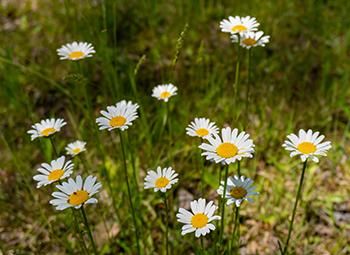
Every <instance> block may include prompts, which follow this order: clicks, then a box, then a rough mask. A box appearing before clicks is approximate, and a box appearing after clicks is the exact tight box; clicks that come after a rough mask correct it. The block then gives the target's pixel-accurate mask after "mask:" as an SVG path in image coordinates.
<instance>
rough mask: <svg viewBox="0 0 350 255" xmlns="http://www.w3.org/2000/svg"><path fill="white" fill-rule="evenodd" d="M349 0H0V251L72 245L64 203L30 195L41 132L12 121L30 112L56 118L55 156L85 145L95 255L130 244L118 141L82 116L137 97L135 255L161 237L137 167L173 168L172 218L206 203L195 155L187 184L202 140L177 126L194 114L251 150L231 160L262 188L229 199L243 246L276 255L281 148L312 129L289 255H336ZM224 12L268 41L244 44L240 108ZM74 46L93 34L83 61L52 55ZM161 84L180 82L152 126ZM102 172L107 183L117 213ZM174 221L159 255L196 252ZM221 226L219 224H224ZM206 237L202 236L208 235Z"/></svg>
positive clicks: (344, 246)
mask: <svg viewBox="0 0 350 255" xmlns="http://www.w3.org/2000/svg"><path fill="white" fill-rule="evenodd" d="M349 8H350V2H349V1H346V0H338V1H326V0H323V1H321V0H317V1H316V0H314V1H311V0H305V1H258V0H250V1H204V0H191V1H188V0H178V1H176V0H170V1H155V0H149V1H145V0H128V1H124V0H118V1H113V0H105V1H103V0H94V1H87V0H86V1H84V0H79V1H72V0H64V1H58V0H55V1H45V0H32V1H28V0H10V1H9V0H5V1H2V3H1V4H0V12H1V14H2V15H1V17H0V29H1V34H2V36H1V37H0V84H1V90H0V118H1V121H0V125H1V126H0V127H1V133H0V134H1V137H0V138H1V140H0V146H1V147H0V148H1V152H0V159H1V160H0V174H1V178H0V182H1V186H0V189H1V192H0V209H1V210H0V228H1V231H0V240H1V246H0V247H1V249H2V251H3V253H4V254H11V252H12V254H79V245H78V243H77V241H76V238H75V237H74V234H73V233H74V230H73V227H72V225H73V223H72V219H71V216H70V214H69V212H57V211H55V210H54V208H52V207H51V206H50V205H49V204H48V201H49V199H50V193H51V191H52V188H43V189H40V190H37V189H36V188H35V183H34V181H33V180H32V176H33V175H34V173H35V169H36V168H37V166H38V165H39V164H40V163H42V162H46V161H49V160H50V159H51V157H52V148H51V147H50V144H49V143H48V142H46V141H45V140H41V141H35V142H30V138H29V136H28V135H27V134H26V131H27V130H28V129H29V128H30V126H31V125H32V124H33V123H35V122H38V121H40V120H41V119H44V118H48V117H56V118H59V117H60V118H64V119H65V120H66V121H67V122H68V125H67V126H66V127H64V128H63V130H62V132H60V133H59V134H58V135H56V136H55V142H56V144H57V146H58V148H59V150H60V151H61V153H64V147H65V145H66V144H67V143H68V142H71V141H73V140H75V139H78V138H79V139H83V140H86V141H87V143H88V145H87V149H88V151H87V152H86V153H85V154H84V155H82V156H81V157H80V159H74V161H75V163H76V164H77V169H76V171H75V174H77V173H81V174H82V175H84V176H86V175H87V174H88V173H92V174H95V175H97V176H98V177H99V179H100V180H101V181H102V183H103V186H104V187H105V188H104V190H103V192H101V194H100V195H99V204H98V205H94V206H89V207H87V213H88V215H89V217H90V219H91V223H92V226H93V228H94V233H95V236H96V239H97V242H98V246H99V249H100V250H101V253H102V254H119V253H122V254H123V253H125V254H135V247H134V246H135V242H134V240H133V235H132V225H131V223H132V221H131V214H130V210H129V208H128V201H127V199H126V188H125V185H124V180H123V178H122V177H121V176H122V170H121V167H122V161H121V151H120V146H119V139H118V136H117V134H116V133H113V132H112V133H108V132H99V131H97V129H96V125H95V123H94V121H95V118H96V117H97V116H98V115H99V111H100V110H102V109H104V108H105V107H106V106H107V105H111V104H114V103H116V102H117V101H119V100H121V99H128V100H133V101H135V102H138V103H139V104H140V105H141V111H140V113H141V117H140V119H138V120H137V121H135V123H134V125H133V126H132V127H131V128H130V129H128V131H127V138H128V139H127V140H128V145H129V146H128V151H129V152H130V153H129V155H130V156H129V158H128V166H129V170H130V173H131V169H133V168H135V169H136V172H137V173H138V180H139V191H136V187H135V184H133V185H134V186H133V190H134V192H135V201H136V203H137V205H138V214H139V226H142V237H143V246H144V251H145V254H162V252H163V251H162V247H163V246H162V242H163V237H164V235H163V231H164V226H163V223H162V218H163V217H164V210H163V204H162V200H161V197H160V196H159V194H153V192H152V191H143V189H142V180H143V177H144V175H145V171H146V170H147V169H155V167H156V166H158V165H162V166H173V167H174V168H175V169H176V170H177V172H179V174H180V182H179V184H178V185H177V186H176V188H175V189H174V190H172V194H171V196H172V199H171V206H172V210H173V213H175V212H176V210H177V208H178V207H179V206H184V205H186V201H187V202H188V200H189V199H193V198H198V197H200V196H201V195H203V196H204V197H206V198H208V199H216V193H215V189H216V188H217V182H218V176H219V171H220V167H219V166H216V165H213V164H210V163H208V162H206V163H205V165H204V167H205V177H204V180H205V182H204V183H200V167H201V164H199V163H198V154H199V149H198V148H197V146H198V145H199V143H200V141H199V140H196V139H193V138H190V137H188V136H186V134H185V127H186V126H187V125H188V123H189V122H190V121H191V120H192V119H193V118H194V117H200V116H204V117H208V118H210V119H212V120H213V121H215V122H216V123H217V124H218V125H219V126H220V127H222V126H225V125H229V126H231V127H237V128H239V129H241V130H246V131H247V132H248V133H250V134H251V137H252V139H253V140H254V143H255V144H256V153H255V157H254V159H252V160H244V161H243V163H242V166H243V170H242V172H243V174H244V175H247V176H248V177H250V178H253V179H254V180H255V181H256V183H257V189H258V191H259V192H260V194H261V195H260V196H259V198H257V199H256V201H255V203H253V204H244V205H243V206H242V210H241V213H242V215H243V216H242V227H241V232H242V234H241V235H242V248H241V252H242V254H275V253H277V252H278V247H277V240H282V241H283V240H284V239H285V237H286V233H287V226H288V217H289V215H290V212H291V209H292V205H293V201H294V196H295V192H296V185H297V180H298V177H299V175H300V170H301V165H300V162H299V160H298V159H297V158H293V159H291V158H289V157H288V153H286V152H285V151H284V149H283V148H282V147H281V144H282V143H283V141H284V139H285V137H286V135H287V134H289V133H291V132H296V131H297V130H298V129H299V128H304V129H308V128H311V129H313V130H319V131H321V132H322V133H324V134H325V135H326V137H327V139H328V140H330V141H332V143H333V148H332V150H331V151H330V152H329V156H328V157H327V158H322V159H321V161H320V163H319V164H317V165H316V164H310V166H309V168H308V171H307V174H306V184H305V186H304V193H303V198H302V199H303V202H302V203H301V205H300V207H299V210H298V214H297V221H296V225H295V228H294V230H295V231H294V235H293V239H292V243H291V246H292V247H293V248H292V249H291V251H292V252H295V253H296V254H349V253H350V249H349V246H348V244H349V241H350V219H349V214H350V203H349V194H350V188H349V181H350V173H349V161H348V153H349V123H350V122H349V116H350V112H349V96H350V95H349V70H350V69H349V68H350V62H349V61H348V60H349V44H350V30H349V26H350V18H349V16H348V10H349ZM229 15H233V16H234V15H240V16H245V15H250V16H254V17H256V18H257V19H258V21H259V22H260V24H261V25H260V29H261V30H263V31H264V32H265V33H266V34H268V35H271V42H270V43H269V44H268V45H267V46H266V48H254V49H253V50H252V82H251V84H249V86H250V88H251V94H250V101H249V102H248V104H247V101H246V92H247V87H248V84H247V71H248V65H247V54H246V52H245V53H244V54H243V63H242V66H241V82H240V86H239V88H238V95H239V96H238V99H237V100H236V101H234V100H233V83H234V68H235V61H236V57H237V50H236V47H235V45H233V44H232V43H231V42H230V39H229V36H228V35H227V34H225V33H222V32H221V31H220V29H219V22H220V21H221V20H222V19H223V18H226V17H227V16H229ZM184 30H185V31H184ZM182 32H183V34H182V36H180V34H181V33H182ZM75 40H76V41H87V42H91V43H92V44H93V45H94V47H95V49H96V52H97V53H96V54H95V56H94V57H93V58H90V59H86V60H82V61H79V62H78V63H77V62H69V61H60V60H59V59H58V56H57V54H56V49H57V48H59V47H60V46H61V45H63V44H65V43H68V42H71V41H75ZM136 67H137V68H136ZM135 70H136V71H135ZM168 82H171V83H174V84H175V85H176V86H178V88H179V92H178V95H177V96H176V97H174V98H172V99H171V100H170V103H169V107H170V109H169V111H170V114H169V125H168V128H167V129H166V132H164V133H163V135H161V136H160V135H159V123H160V122H161V121H162V113H163V111H164V105H163V104H162V103H160V102H158V101H156V100H155V99H154V98H151V96H150V95H151V91H152V88H153V87H154V86H155V85H157V84H161V83H168ZM85 93H86V95H85ZM246 105H248V108H246ZM247 109H248V110H247ZM105 171H108V173H109V174H110V176H111V178H112V189H113V190H114V193H115V198H116V199H115V200H116V201H115V206H116V208H117V210H118V211H119V214H120V216H121V219H120V221H119V220H117V219H116V217H115V211H114V209H113V206H112V204H113V203H112V199H111V194H110V193H109V190H108V189H107V186H108V185H107V184H106V176H105ZM234 172H235V169H234V167H232V168H231V169H230V173H231V174H233V173H234ZM201 185H203V186H204V193H203V194H201V193H202V192H201V188H200V187H201ZM228 215H231V211H230V210H228ZM180 228H181V225H180V224H178V223H176V221H175V218H174V214H173V216H172V219H171V232H170V234H171V251H172V254H182V253H184V254H188V253H189V252H195V250H196V242H195V238H194V237H192V236H188V237H187V236H185V237H181V235H180ZM231 228H232V225H230V224H228V226H227V229H226V231H227V233H229V231H230V230H231ZM106 230H107V231H106ZM107 232H108V234H107ZM213 236H214V235H213ZM213 240H214V239H213V237H212V236H210V237H208V238H207V242H206V245H208V247H210V246H211V245H212V242H213Z"/></svg>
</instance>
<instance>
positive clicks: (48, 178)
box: [33, 156, 74, 188]
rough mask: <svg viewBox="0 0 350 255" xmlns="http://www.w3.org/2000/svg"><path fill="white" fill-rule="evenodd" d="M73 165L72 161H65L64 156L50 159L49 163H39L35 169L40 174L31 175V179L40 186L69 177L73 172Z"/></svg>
mask: <svg viewBox="0 0 350 255" xmlns="http://www.w3.org/2000/svg"><path fill="white" fill-rule="evenodd" d="M73 167H74V164H73V163H72V161H70V160H68V161H66V158H65V157H64V156H62V157H59V158H58V159H55V160H52V161H51V163H50V164H47V163H43V164H41V166H40V167H39V168H38V169H37V171H38V172H40V173H41V174H38V175H35V176H34V177H33V179H34V180H36V181H37V182H38V183H37V186H36V187H37V188H40V187H41V186H46V185H48V184H51V183H53V182H57V181H59V180H62V179H64V178H67V177H69V176H70V175H71V174H72V173H73Z"/></svg>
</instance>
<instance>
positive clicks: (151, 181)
mask: <svg viewBox="0 0 350 255" xmlns="http://www.w3.org/2000/svg"><path fill="white" fill-rule="evenodd" d="M177 176H178V174H177V173H176V172H175V171H174V170H173V169H172V168H171V167H168V168H163V169H162V168H161V167H160V166H159V167H157V172H155V171H153V170H150V171H148V172H147V176H146V177H145V183H144V185H145V189H154V192H157V191H159V190H160V191H161V192H166V191H167V190H168V189H170V188H171V186H172V185H173V184H175V183H177V182H178V180H179V178H177Z"/></svg>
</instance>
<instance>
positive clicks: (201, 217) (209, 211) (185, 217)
mask: <svg viewBox="0 0 350 255" xmlns="http://www.w3.org/2000/svg"><path fill="white" fill-rule="evenodd" d="M216 209H218V207H217V206H216V205H214V202H213V201H210V202H209V203H208V204H206V201H205V199H203V198H200V199H198V200H194V201H192V202H191V211H192V212H190V211H187V210H186V209H184V208H180V209H179V212H178V213H177V214H176V217H177V221H178V222H181V223H184V224H185V225H184V226H183V227H182V232H181V235H186V234H187V233H192V232H195V236H196V237H200V236H201V235H202V236H205V235H206V234H208V233H209V232H210V231H211V230H215V226H214V224H212V223H210V222H211V221H213V220H220V219H221V217H220V216H218V215H214V212H215V211H216Z"/></svg>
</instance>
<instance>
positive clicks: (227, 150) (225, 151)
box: [216, 143, 238, 158]
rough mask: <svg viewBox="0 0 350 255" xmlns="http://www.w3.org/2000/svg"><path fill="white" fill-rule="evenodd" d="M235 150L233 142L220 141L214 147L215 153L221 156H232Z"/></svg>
mask: <svg viewBox="0 0 350 255" xmlns="http://www.w3.org/2000/svg"><path fill="white" fill-rule="evenodd" d="M237 152H238V148H237V147H236V145H234V144H233V143H222V144H220V145H219V146H218V147H217V148H216V153H217V154H218V155H219V156H220V157H222V158H232V157H234V156H236V155H237Z"/></svg>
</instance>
